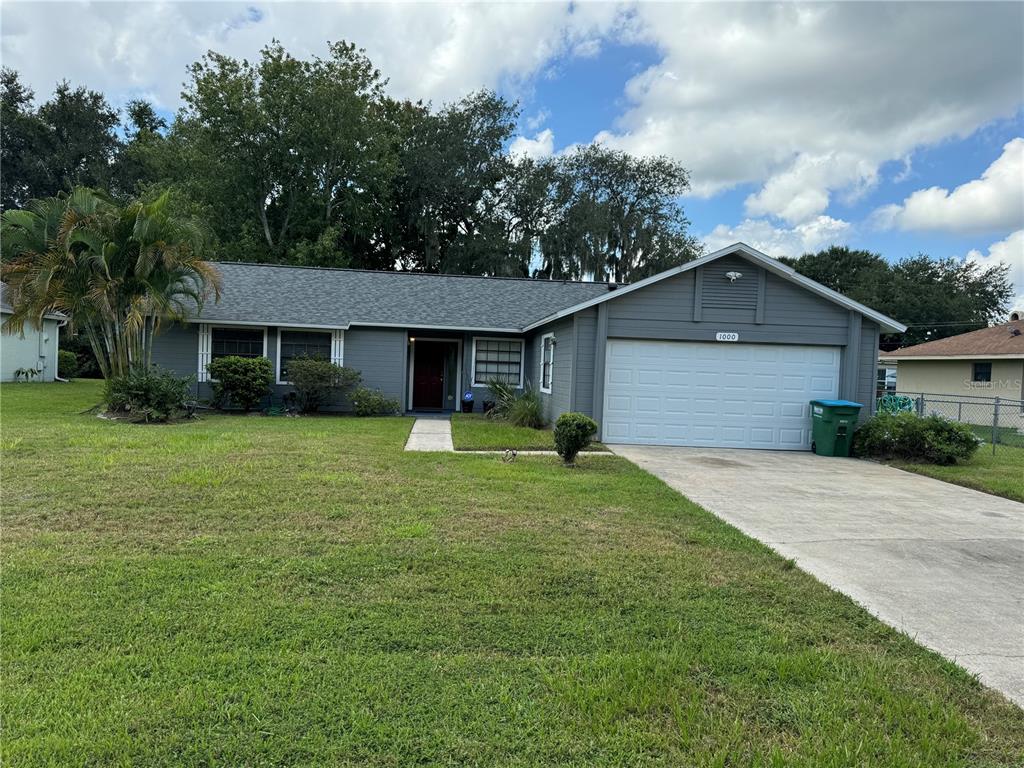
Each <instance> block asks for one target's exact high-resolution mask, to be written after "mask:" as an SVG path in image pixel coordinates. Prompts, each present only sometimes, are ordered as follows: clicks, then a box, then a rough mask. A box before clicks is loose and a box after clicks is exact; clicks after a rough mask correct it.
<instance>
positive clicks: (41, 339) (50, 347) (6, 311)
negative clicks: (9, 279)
mask: <svg viewBox="0 0 1024 768" xmlns="http://www.w3.org/2000/svg"><path fill="white" fill-rule="evenodd" d="M12 312H13V310H12V309H11V305H10V304H9V303H8V301H7V286H6V285H4V284H3V283H0V323H6V322H7V319H8V318H9V317H10V316H11V313H12ZM65 321H66V318H65V317H64V315H61V314H59V313H52V314H47V315H45V316H44V317H43V322H42V324H41V325H40V326H39V327H36V326H34V325H32V324H31V323H26V324H25V328H24V330H23V331H22V332H21V333H8V332H7V331H3V332H2V333H0V381H18V380H20V381H53V380H54V378H55V377H56V376H57V375H58V374H57V335H58V332H59V331H58V329H59V328H60V327H61V326H62V325H63V324H64V323H65Z"/></svg>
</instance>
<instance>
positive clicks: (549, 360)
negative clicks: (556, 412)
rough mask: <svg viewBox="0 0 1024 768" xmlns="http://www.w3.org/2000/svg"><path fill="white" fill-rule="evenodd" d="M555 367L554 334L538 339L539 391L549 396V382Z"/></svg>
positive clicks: (546, 334)
mask: <svg viewBox="0 0 1024 768" xmlns="http://www.w3.org/2000/svg"><path fill="white" fill-rule="evenodd" d="M554 367H555V334H553V333H545V334H544V335H543V336H541V337H540V391H541V392H546V393H547V394H549V395H550V394H551V380H552V379H553V378H554Z"/></svg>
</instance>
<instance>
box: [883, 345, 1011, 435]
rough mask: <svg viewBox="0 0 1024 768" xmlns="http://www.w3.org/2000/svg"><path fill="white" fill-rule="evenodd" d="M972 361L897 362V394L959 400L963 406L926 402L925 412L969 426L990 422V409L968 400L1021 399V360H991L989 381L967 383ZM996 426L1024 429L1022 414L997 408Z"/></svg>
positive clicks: (988, 406)
mask: <svg viewBox="0 0 1024 768" xmlns="http://www.w3.org/2000/svg"><path fill="white" fill-rule="evenodd" d="M972 362H974V361H972V360H900V362H899V366H898V367H897V369H896V370H897V373H896V389H897V391H898V392H900V393H901V394H914V393H918V392H923V393H926V394H930V395H950V396H952V397H963V398H965V400H966V401H967V402H965V404H963V405H959V404H952V403H929V402H928V399H927V398H925V410H926V411H927V412H932V411H938V412H939V413H942V414H943V415H945V416H947V417H949V418H952V419H958V420H960V421H965V422H969V423H972V424H985V423H991V421H992V410H993V409H992V406H990V405H983V404H981V403H969V398H971V397H984V398H991V397H1000V398H1006V399H1009V400H1016V401H1020V400H1024V360H991V361H987V360H986V361H985V362H991V363H992V381H991V382H975V381H971V369H972V366H971V364H972ZM999 423H1000V425H1002V426H1016V427H1018V428H1021V429H1024V414H1022V413H1021V409H1020V408H1019V407H1008V406H1001V407H1000V410H999Z"/></svg>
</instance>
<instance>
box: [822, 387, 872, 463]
mask: <svg viewBox="0 0 1024 768" xmlns="http://www.w3.org/2000/svg"><path fill="white" fill-rule="evenodd" d="M863 407H864V406H862V405H861V404H860V403H853V402H850V401H849V400H811V450H812V451H814V452H815V453H816V454H818V455H819V456H849V455H850V445H851V444H852V443H853V430H854V429H855V428H856V427H857V415H858V414H859V413H860V409H861V408H863Z"/></svg>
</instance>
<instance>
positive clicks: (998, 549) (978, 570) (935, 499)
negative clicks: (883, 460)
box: [610, 445, 1024, 706]
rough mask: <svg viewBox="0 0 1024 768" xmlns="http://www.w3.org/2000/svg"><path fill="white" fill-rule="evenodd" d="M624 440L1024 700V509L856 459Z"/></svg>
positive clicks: (658, 471) (733, 518)
mask: <svg viewBox="0 0 1024 768" xmlns="http://www.w3.org/2000/svg"><path fill="white" fill-rule="evenodd" d="M610 448H611V449H612V450H613V451H615V453H617V454H619V455H620V456H625V457H626V458H627V459H630V460H632V461H634V462H635V463H637V464H638V465H639V466H641V467H643V468H644V469H646V470H647V471H648V472H650V473H652V474H654V475H656V476H657V477H660V478H661V479H662V480H664V481H665V482H666V483H668V484H669V485H670V486H672V487H673V488H675V489H676V490H678V491H679V492H680V493H682V494H683V495H685V496H686V497H688V498H690V499H692V500H693V501H695V502H696V503H698V504H700V505H701V506H702V507H704V508H705V509H707V510H708V511H710V512H713V513H714V514H716V515H718V516H719V517H720V518H722V519H723V520H725V521H727V522H729V523H732V524H733V525H735V526H736V527H737V528H739V529H740V530H742V531H743V532H745V533H747V534H748V535H750V536H753V537H755V538H757V539H760V540H761V541H763V542H764V543H765V544H767V545H769V546H770V547H772V548H773V549H775V550H776V551H777V552H779V553H780V554H782V555H783V556H785V557H790V558H793V559H794V560H796V562H797V563H798V564H799V566H800V567H801V568H803V569H804V570H805V571H807V572H809V573H811V574H813V575H814V576H816V577H817V578H819V579H820V580H821V581H823V582H825V583H826V584H828V585H829V586H831V587H834V588H835V589H837V590H839V591H841V592H844V593H846V594H847V595H849V596H850V597H852V598H853V599H854V600H856V601H857V602H858V603H860V604H861V605H863V606H864V607H865V608H867V609H868V610H869V611H871V613H873V614H875V615H876V616H878V617H879V618H880V619H882V621H884V622H886V623H887V624H890V625H892V626H893V627H896V628H897V629H900V630H902V631H904V632H906V633H907V634H908V635H910V636H911V637H913V638H915V639H916V640H917V641H918V642H920V643H922V644H923V645H926V646H928V647H929V648H932V649H934V650H936V651H938V652H939V653H941V654H943V655H944V656H946V657H947V658H949V659H952V660H954V661H956V662H957V663H958V664H960V665H961V666H963V667H964V668H965V669H968V670H969V671H971V672H974V673H976V674H977V675H978V677H979V678H980V679H981V681H982V682H984V683H985V684H987V685H990V686H991V687H993V688H996V689H998V690H1000V691H1002V692H1003V693H1005V694H1006V695H1007V696H1008V697H1009V698H1010V699H1012V700H1013V701H1015V702H1017V703H1018V704H1020V705H1022V706H1024V504H1020V503H1018V502H1015V501H1009V500H1007V499H1001V498H998V497H996V496H990V495H988V494H985V493H979V492H978V491H972V490H970V489H967V488H961V487H959V486H956V485H950V484H948V483H943V482H940V481H938V480H932V479H930V478H927V477H921V476H919V475H913V474H909V473H906V472H901V471H900V470H898V469H892V468H891V467H886V466H882V465H879V464H874V463H871V462H866V461H858V460H856V459H832V458H825V457H821V456H815V455H814V454H811V453H792V452H782V451H748V450H727V449H701V448H661V447H654V446H633V445H630V446H626V445H613V446H610Z"/></svg>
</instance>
